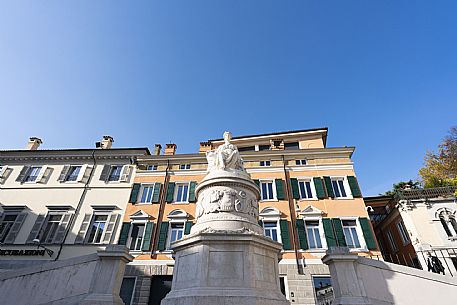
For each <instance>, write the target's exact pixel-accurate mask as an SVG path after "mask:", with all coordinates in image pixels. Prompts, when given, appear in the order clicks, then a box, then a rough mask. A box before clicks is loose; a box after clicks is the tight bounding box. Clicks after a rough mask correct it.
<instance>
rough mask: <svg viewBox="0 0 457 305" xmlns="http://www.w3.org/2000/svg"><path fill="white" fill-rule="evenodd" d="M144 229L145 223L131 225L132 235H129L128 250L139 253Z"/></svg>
mask: <svg viewBox="0 0 457 305" xmlns="http://www.w3.org/2000/svg"><path fill="white" fill-rule="evenodd" d="M145 227H146V224H145V223H141V224H137V223H134V224H133V225H132V233H131V234H130V237H131V239H130V246H129V248H130V250H133V251H139V250H141V246H142V245H143V237H144V229H145Z"/></svg>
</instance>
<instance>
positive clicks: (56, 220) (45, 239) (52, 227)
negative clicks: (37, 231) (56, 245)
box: [40, 214, 63, 244]
mask: <svg viewBox="0 0 457 305" xmlns="http://www.w3.org/2000/svg"><path fill="white" fill-rule="evenodd" d="M62 216H63V215H62V214H50V215H48V220H47V222H46V226H45V227H44V230H43V234H42V235H41V236H40V242H42V243H46V244H49V243H52V241H53V240H54V237H55V235H56V232H57V229H58V228H59V225H60V221H61V220H62Z"/></svg>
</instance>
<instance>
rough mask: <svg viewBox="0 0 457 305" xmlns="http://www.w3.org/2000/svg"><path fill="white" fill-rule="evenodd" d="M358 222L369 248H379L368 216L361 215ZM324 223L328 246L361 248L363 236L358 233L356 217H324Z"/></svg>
mask: <svg viewBox="0 0 457 305" xmlns="http://www.w3.org/2000/svg"><path fill="white" fill-rule="evenodd" d="M358 222H359V224H360V227H361V229H362V233H363V237H364V239H365V243H366V246H367V248H368V249H369V250H377V246H376V241H375V238H374V235H373V231H372V229H371V226H370V221H369V220H368V218H364V217H360V218H359V219H358ZM322 224H323V227H324V233H325V239H326V241H327V246H328V247H336V246H339V247H350V248H359V247H360V246H361V243H360V238H361V237H359V236H358V234H357V221H356V220H355V219H354V220H343V221H342V220H341V219H339V218H331V219H330V218H323V219H322Z"/></svg>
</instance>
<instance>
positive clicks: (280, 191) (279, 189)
mask: <svg viewBox="0 0 457 305" xmlns="http://www.w3.org/2000/svg"><path fill="white" fill-rule="evenodd" d="M275 184H276V198H277V199H278V200H284V199H285V196H284V183H282V179H275Z"/></svg>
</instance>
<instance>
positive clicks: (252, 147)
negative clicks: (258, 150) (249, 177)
mask: <svg viewBox="0 0 457 305" xmlns="http://www.w3.org/2000/svg"><path fill="white" fill-rule="evenodd" d="M238 151H239V152H243V151H255V146H245V147H238Z"/></svg>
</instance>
